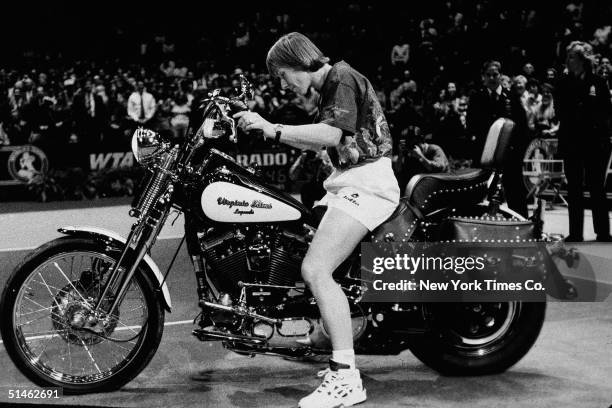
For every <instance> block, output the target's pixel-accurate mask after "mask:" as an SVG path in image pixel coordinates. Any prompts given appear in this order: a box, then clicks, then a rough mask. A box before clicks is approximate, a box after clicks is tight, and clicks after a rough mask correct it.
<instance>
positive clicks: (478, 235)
mask: <svg viewBox="0 0 612 408" xmlns="http://www.w3.org/2000/svg"><path fill="white" fill-rule="evenodd" d="M443 229H444V233H443V235H442V237H443V239H447V240H450V241H456V242H492V243H495V242H496V243H504V242H509V243H516V242H533V241H536V239H537V238H538V237H536V236H535V225H534V224H533V222H531V221H522V220H518V219H506V218H502V217H492V216H488V215H484V216H480V217H449V218H448V219H447V220H446V225H445V226H444V227H443Z"/></svg>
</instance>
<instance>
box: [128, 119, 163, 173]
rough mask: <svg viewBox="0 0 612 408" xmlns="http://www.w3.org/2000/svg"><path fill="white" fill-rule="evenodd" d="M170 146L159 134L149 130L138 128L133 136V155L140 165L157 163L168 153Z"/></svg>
mask: <svg viewBox="0 0 612 408" xmlns="http://www.w3.org/2000/svg"><path fill="white" fill-rule="evenodd" d="M167 147H168V145H167V144H165V143H164V141H163V140H162V138H161V137H160V135H159V134H158V133H155V132H154V131H152V130H149V129H143V128H138V129H136V131H134V135H133V136H132V153H134V157H135V158H136V161H138V163H140V164H143V165H144V164H148V163H151V162H153V161H155V160H156V159H157V158H158V157H159V156H161V155H162V154H163V153H165V152H166V150H167Z"/></svg>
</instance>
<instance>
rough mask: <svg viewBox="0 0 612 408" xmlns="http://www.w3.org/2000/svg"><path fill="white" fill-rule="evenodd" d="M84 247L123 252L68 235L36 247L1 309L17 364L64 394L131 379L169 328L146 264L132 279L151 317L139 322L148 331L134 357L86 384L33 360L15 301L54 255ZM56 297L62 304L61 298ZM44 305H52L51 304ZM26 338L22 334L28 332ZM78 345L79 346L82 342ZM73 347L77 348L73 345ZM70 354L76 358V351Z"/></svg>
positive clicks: (6, 291)
mask: <svg viewBox="0 0 612 408" xmlns="http://www.w3.org/2000/svg"><path fill="white" fill-rule="evenodd" d="M83 251H86V252H88V253H97V254H101V255H103V256H105V257H109V258H112V259H113V260H114V261H115V262H116V261H117V257H118V254H119V253H120V251H114V252H112V253H111V252H109V251H107V247H106V246H105V245H103V244H101V243H99V242H98V241H95V240H93V239H87V238H75V237H63V238H59V239H56V240H54V241H51V242H48V243H46V244H44V245H42V246H41V247H39V248H37V249H36V250H35V251H34V252H33V253H31V254H30V255H29V256H28V257H27V258H26V259H25V260H24V261H23V262H22V263H21V264H20V265H18V266H17V267H16V268H15V270H14V271H13V273H12V274H11V276H10V277H9V279H8V281H7V283H6V286H5V288H4V291H3V293H2V299H1V301H0V313H1V315H2V316H4V318H3V319H0V331H1V333H2V339H3V341H4V346H5V348H6V351H7V353H8V355H9V356H10V358H11V360H12V361H13V363H15V365H16V366H17V368H18V369H19V370H20V371H21V372H22V373H23V374H24V375H25V376H26V377H28V378H29V379H30V380H32V381H33V382H34V383H36V384H38V385H40V386H42V387H62V388H63V392H64V393H65V394H86V393H92V392H102V391H110V390H115V389H117V388H120V387H121V386H123V385H125V384H127V383H128V382H129V381H131V380H132V379H134V378H135V377H136V376H137V375H138V374H139V373H140V372H141V371H142V370H144V368H145V367H146V366H147V365H148V364H149V362H150V361H151V359H152V358H153V356H154V355H155V352H156V351H157V348H158V346H159V343H160V341H161V337H162V333H163V329H164V310H163V306H162V304H161V302H160V300H159V299H157V297H156V291H155V289H156V284H155V283H154V282H153V280H152V278H151V276H149V275H148V274H147V273H144V271H143V269H142V268H138V269H137V271H136V273H135V274H134V278H133V281H134V282H135V283H136V285H137V287H138V288H139V289H140V291H141V292H142V296H143V298H144V303H145V304H146V308H147V318H146V323H145V324H144V325H142V326H141V327H140V332H142V331H143V330H144V331H145V333H144V334H141V335H139V336H138V337H137V338H136V340H135V345H134V347H133V350H131V351H130V353H127V356H126V359H125V360H128V359H129V361H126V362H125V364H123V362H121V363H120V365H118V366H117V370H116V372H113V371H112V370H111V371H109V373H108V375H107V376H104V375H103V373H101V374H100V375H99V377H100V378H99V379H96V378H93V379H92V380H91V381H87V382H84V383H79V382H78V380H74V379H73V378H72V377H74V378H76V377H75V376H73V375H65V376H62V375H58V373H57V372H51V371H48V372H47V369H46V368H45V366H43V365H41V364H38V365H37V364H35V363H37V362H36V361H33V360H36V359H33V358H32V356H31V355H30V356H28V355H27V353H26V351H24V348H23V347H25V346H23V339H22V341H21V343H20V340H19V336H18V334H17V333H18V331H19V333H21V329H19V330H16V327H15V320H16V316H15V304H16V301H17V299H18V295H19V293H20V292H21V290H22V286H23V285H24V283H26V282H27V280H28V278H29V277H30V276H31V275H32V273H33V272H35V271H36V270H37V268H38V267H39V266H41V265H43V264H44V263H45V262H46V261H48V260H49V259H50V258H52V257H55V256H58V255H63V254H70V253H76V252H83ZM58 269H59V268H58ZM29 290H32V289H29ZM60 292H61V291H58V292H56V293H60ZM54 302H55V303H56V304H57V301H54ZM43 306H47V304H45V305H43ZM47 308H48V307H47ZM50 314H51V315H53V311H51V313H50ZM56 315H57V314H56ZM61 331H63V332H64V335H65V332H66V330H65V329H64V330H60V331H58V332H56V333H59V332H61ZM132 331H133V330H132ZM140 332H138V333H140ZM60 335H61V334H55V335H54V336H56V337H57V336H60ZM21 337H22V338H23V336H21ZM78 338H79V337H77V339H78ZM104 342H106V344H111V343H112V342H111V341H110V340H106V339H104V340H101V341H100V342H99V343H104ZM60 344H61V343H60ZM83 345H85V343H83ZM73 347H78V345H75V346H73ZM90 347H91V345H90ZM28 350H29V348H28ZM45 350H46V346H45ZM73 350H75V349H74V348H73ZM77 350H78V349H77ZM92 350H93V348H92ZM68 351H69V352H70V346H68ZM88 352H89V351H88ZM41 355H42V353H41ZM69 357H70V358H71V359H72V357H71V356H69ZM91 360H92V361H93V362H94V364H96V363H95V361H94V358H93V357H91ZM71 364H72V361H71ZM121 364H123V365H121ZM96 367H97V365H96ZM98 370H99V369H98ZM90 377H94V376H90ZM64 378H66V379H68V378H70V381H67V380H66V381H63V380H62V379H64ZM88 379H89V378H88Z"/></svg>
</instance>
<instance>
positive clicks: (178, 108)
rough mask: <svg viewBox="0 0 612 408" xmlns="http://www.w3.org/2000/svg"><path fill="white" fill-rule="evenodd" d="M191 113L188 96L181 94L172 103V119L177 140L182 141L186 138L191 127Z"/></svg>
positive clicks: (171, 122)
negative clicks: (186, 133) (188, 128)
mask: <svg viewBox="0 0 612 408" xmlns="http://www.w3.org/2000/svg"><path fill="white" fill-rule="evenodd" d="M190 112H191V108H190V107H189V101H188V99H187V95H186V94H185V93H183V92H179V93H178V94H177V95H176V97H175V98H174V100H173V101H172V109H171V113H172V117H171V119H170V124H171V125H172V131H173V133H174V137H175V138H177V139H182V138H183V137H184V136H185V132H186V131H187V127H188V126H189V113H190Z"/></svg>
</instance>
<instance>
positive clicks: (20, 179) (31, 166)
mask: <svg viewBox="0 0 612 408" xmlns="http://www.w3.org/2000/svg"><path fill="white" fill-rule="evenodd" d="M0 163H1V165H0V186H14V185H19V184H27V183H28V182H30V181H31V180H32V179H33V178H34V177H35V176H36V175H38V174H45V173H47V172H48V171H49V160H48V159H47V155H46V154H45V152H43V151H42V150H41V149H39V148H38V147H36V146H32V145H23V146H2V147H0Z"/></svg>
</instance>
